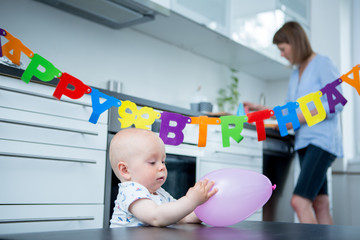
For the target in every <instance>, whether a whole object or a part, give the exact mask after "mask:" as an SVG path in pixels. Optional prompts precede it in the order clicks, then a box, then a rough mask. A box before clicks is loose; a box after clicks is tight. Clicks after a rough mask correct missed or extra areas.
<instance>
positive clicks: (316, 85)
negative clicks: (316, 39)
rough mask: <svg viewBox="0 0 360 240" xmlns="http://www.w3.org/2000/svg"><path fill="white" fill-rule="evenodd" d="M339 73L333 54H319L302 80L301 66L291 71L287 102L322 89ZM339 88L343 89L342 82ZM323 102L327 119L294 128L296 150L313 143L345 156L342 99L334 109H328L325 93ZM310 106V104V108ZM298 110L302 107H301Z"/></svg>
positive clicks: (309, 65)
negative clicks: (341, 121) (329, 55)
mask: <svg viewBox="0 0 360 240" xmlns="http://www.w3.org/2000/svg"><path fill="white" fill-rule="evenodd" d="M339 77H340V73H339V71H338V69H337V67H336V66H335V64H334V63H333V62H332V61H331V60H330V58H328V57H326V56H323V55H319V54H317V55H316V56H315V57H314V58H313V59H312V60H311V62H310V63H309V64H308V66H307V67H306V69H305V71H304V72H303V74H302V76H301V79H300V80H299V69H298V68H295V69H294V71H293V72H292V74H291V77H290V81H289V86H288V93H287V99H286V101H287V102H296V100H297V99H298V98H300V97H303V96H305V95H307V94H309V93H312V92H317V91H320V90H321V89H322V88H323V87H325V85H326V84H328V83H331V82H333V81H335V80H336V79H338V78H339ZM336 88H337V90H338V91H339V92H341V93H342V89H341V84H340V85H338V86H337V87H336ZM321 102H322V105H323V106H324V108H325V111H326V119H325V120H324V121H322V122H320V123H317V124H315V125H313V126H311V127H309V126H308V125H307V123H303V124H302V125H301V126H300V129H299V130H297V131H296V132H295V150H298V149H301V148H304V147H307V146H308V145H309V144H313V145H315V146H317V147H320V148H321V149H323V150H326V151H328V152H330V153H332V154H334V155H336V156H337V157H342V156H343V147H342V133H341V126H340V112H341V111H342V109H343V106H342V105H341V104H340V103H339V104H337V105H336V107H335V113H332V114H331V113H330V112H329V105H328V102H327V97H326V95H323V96H322V97H321ZM309 109H310V110H311V107H310V108H309ZM298 111H301V110H300V108H298Z"/></svg>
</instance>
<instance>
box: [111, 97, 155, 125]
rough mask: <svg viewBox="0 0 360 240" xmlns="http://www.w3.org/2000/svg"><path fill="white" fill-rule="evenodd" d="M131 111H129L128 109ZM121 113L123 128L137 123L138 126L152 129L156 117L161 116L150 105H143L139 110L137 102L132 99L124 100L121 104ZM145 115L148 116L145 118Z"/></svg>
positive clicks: (120, 119)
mask: <svg viewBox="0 0 360 240" xmlns="http://www.w3.org/2000/svg"><path fill="white" fill-rule="evenodd" d="M128 109H129V111H131V113H128V112H127V111H126V110H128ZM118 113H119V116H120V118H119V122H120V123H121V128H128V127H130V126H132V125H133V124H134V125H135V127H136V128H143V129H150V127H149V126H151V125H152V124H153V123H154V122H155V119H159V118H160V113H158V112H156V111H154V109H152V108H149V107H143V108H141V109H140V110H138V108H137V106H136V104H135V103H133V102H130V101H124V102H122V104H121V106H120V107H119V109H118ZM145 116H148V117H147V118H145Z"/></svg>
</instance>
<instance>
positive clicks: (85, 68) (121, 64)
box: [0, 0, 272, 108]
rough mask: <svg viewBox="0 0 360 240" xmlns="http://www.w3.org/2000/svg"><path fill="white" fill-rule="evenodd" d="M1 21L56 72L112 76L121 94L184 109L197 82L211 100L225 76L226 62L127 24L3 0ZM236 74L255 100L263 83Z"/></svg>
mask: <svg viewBox="0 0 360 240" xmlns="http://www.w3.org/2000/svg"><path fill="white" fill-rule="evenodd" d="M0 23H1V27H2V28H4V29H6V30H7V31H9V32H10V33H11V34H12V35H14V36H15V37H17V38H19V39H20V40H21V41H22V42H23V44H25V45H26V46H27V47H28V48H30V49H31V50H33V51H34V52H36V53H38V54H39V55H41V56H43V57H44V58H46V59H47V60H49V61H50V62H52V63H53V64H54V65H55V66H56V67H58V68H59V69H60V70H61V71H63V72H67V73H69V74H71V75H73V76H75V77H77V78H79V79H80V80H82V81H83V82H84V83H86V84H88V85H91V86H94V87H98V88H106V87H107V81H108V80H110V79H112V80H117V81H121V82H122V83H123V93H126V94H129V95H133V96H138V97H143V98H146V99H150V100H154V101H159V102H164V103H167V104H171V105H175V106H179V107H184V108H189V103H190V101H191V99H192V97H193V95H194V94H195V92H196V89H197V87H198V86H199V85H201V86H202V93H203V95H204V96H207V98H208V99H209V100H210V101H212V102H215V99H216V96H217V91H218V89H219V88H220V87H224V85H225V84H226V83H227V81H228V80H229V79H230V77H229V76H230V73H229V70H228V68H227V67H226V66H224V65H221V64H218V63H215V62H213V61H211V60H209V59H206V58H203V57H200V56H198V55H195V54H193V53H190V52H188V51H185V50H182V49H180V48H177V47H175V46H173V45H170V44H167V43H164V42H162V41H159V40H156V39H154V38H151V37H149V36H147V35H144V34H142V33H139V32H137V31H135V30H132V29H131V28H126V29H120V30H113V29H110V28H107V27H105V26H102V25H99V24H96V23H93V22H90V21H88V20H85V19H82V18H79V17H77V16H73V15H70V14H68V13H66V12H63V11H60V10H58V9H55V8H52V7H50V6H47V5H44V4H42V3H38V2H34V1H26V0H17V1H11V0H2V1H1V8H0ZM23 61H25V64H26V57H25V58H24V60H23ZM239 78H240V85H241V88H240V94H241V96H240V97H241V99H242V100H250V101H256V102H257V101H258V99H259V96H260V93H261V92H263V91H264V89H265V87H266V84H265V83H264V82H262V81H259V80H258V79H255V78H253V77H252V76H249V75H247V74H245V73H239ZM270 94H272V93H270Z"/></svg>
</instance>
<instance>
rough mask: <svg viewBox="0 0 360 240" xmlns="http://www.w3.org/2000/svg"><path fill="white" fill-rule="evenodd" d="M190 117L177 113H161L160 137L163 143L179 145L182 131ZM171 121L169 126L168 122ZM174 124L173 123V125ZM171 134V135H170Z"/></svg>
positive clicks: (182, 136) (181, 139) (182, 139)
mask: <svg viewBox="0 0 360 240" xmlns="http://www.w3.org/2000/svg"><path fill="white" fill-rule="evenodd" d="M190 122H191V119H190V118H189V117H185V116H183V115H181V114H178V113H169V112H163V113H162V114H161V124H160V134H159V136H160V138H161V139H162V140H163V141H164V143H165V144H169V145H175V146H177V145H180V144H181V143H182V142H183V141H184V133H183V132H182V131H183V130H184V128H185V126H186V124H187V123H190ZM171 123H173V125H172V126H171V125H170V124H171ZM174 124H175V125H174ZM171 135H173V136H171Z"/></svg>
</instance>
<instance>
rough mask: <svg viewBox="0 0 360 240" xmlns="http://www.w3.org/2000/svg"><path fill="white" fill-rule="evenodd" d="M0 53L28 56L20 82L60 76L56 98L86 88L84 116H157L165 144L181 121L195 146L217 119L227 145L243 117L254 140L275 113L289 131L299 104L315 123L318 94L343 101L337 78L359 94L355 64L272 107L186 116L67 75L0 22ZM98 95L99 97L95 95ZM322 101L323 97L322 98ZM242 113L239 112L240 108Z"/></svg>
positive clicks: (140, 121) (142, 120) (75, 95)
mask: <svg viewBox="0 0 360 240" xmlns="http://www.w3.org/2000/svg"><path fill="white" fill-rule="evenodd" d="M1 37H5V38H6V39H7V40H8V41H7V42H6V43H5V44H4V45H1ZM0 45H1V48H0V57H2V56H4V57H7V58H8V59H10V60H11V61H12V62H13V63H14V64H17V65H20V58H21V53H22V52H23V53H24V54H25V55H26V56H28V57H29V58H30V59H31V61H30V63H29V64H28V66H27V68H26V70H25V71H24V73H23V75H22V76H21V79H22V80H23V81H24V82H25V83H29V82H30V80H31V79H32V78H33V77H37V78H39V79H40V80H41V81H44V82H48V81H51V80H52V79H54V78H59V83H58V85H57V86H56V88H55V91H54V93H53V96H54V97H55V98H57V99H59V100H60V99H61V97H62V96H63V95H65V96H67V97H69V98H72V99H79V98H81V97H83V96H84V94H90V96H91V102H92V109H93V111H92V113H91V116H90V118H89V122H91V123H93V124H96V123H97V121H98V119H99V117H100V115H101V114H102V113H104V112H105V111H107V110H108V109H110V108H111V107H117V108H118V114H119V118H118V119H119V122H120V124H121V128H127V127H130V126H132V125H134V126H135V127H136V128H143V129H150V127H151V125H152V124H153V123H154V122H155V120H156V119H161V124H160V133H159V136H160V138H161V139H162V140H163V141H164V143H165V144H169V145H175V146H176V145H179V144H181V143H182V142H183V141H184V133H183V130H184V129H185V127H186V124H198V125H199V140H198V146H199V147H205V146H206V140H207V129H208V125H209V124H211V125H221V131H222V144H223V147H229V146H230V138H232V139H233V140H235V141H236V142H237V143H239V142H241V140H242V139H243V138H244V137H243V136H242V135H241V132H242V130H243V127H244V123H246V122H248V123H255V124H256V131H257V134H258V141H264V140H265V139H266V133H265V127H264V120H266V119H269V118H271V117H272V116H275V117H276V120H277V122H278V126H279V130H280V135H281V136H286V135H288V131H287V124H291V125H292V127H293V129H294V131H297V130H298V129H299V128H300V121H299V118H298V116H297V112H298V111H299V109H298V108H300V110H301V112H302V114H303V115H304V118H305V120H306V123H307V125H308V126H309V127H311V126H313V125H315V124H317V123H320V122H321V121H323V120H324V119H325V118H326V114H327V113H326V110H325V108H324V105H323V102H322V101H321V98H325V96H324V95H326V99H327V104H328V106H329V112H330V114H333V113H335V107H336V106H337V105H338V104H341V105H342V106H345V104H346V103H347V100H346V99H345V97H344V96H343V95H342V94H341V92H339V91H338V90H337V88H336V87H337V86H338V85H340V84H341V83H342V82H346V83H347V84H349V85H350V86H352V87H353V88H355V89H356V90H357V92H358V94H359V95H360V79H359V71H360V64H358V65H356V66H354V67H353V68H352V69H351V70H350V71H349V72H348V73H346V74H344V75H342V76H341V77H340V78H339V79H336V80H335V81H333V82H331V83H329V84H327V85H326V86H325V87H324V88H322V89H321V90H319V91H317V92H313V93H309V94H307V95H305V96H303V97H301V98H299V99H297V101H296V102H288V103H286V104H285V105H284V106H276V107H275V108H274V109H272V110H270V109H266V110H262V111H256V112H252V113H248V114H246V115H245V114H244V116H222V117H220V118H210V117H207V116H199V117H188V116H183V115H181V114H178V113H170V112H162V113H159V112H157V111H155V110H154V109H152V108H150V107H146V106H144V107H142V108H139V107H138V106H136V104H135V103H133V102H131V101H128V100H126V101H120V100H119V99H117V98H115V97H112V96H108V95H106V94H104V93H101V92H100V91H99V90H97V89H95V88H91V87H89V86H87V85H86V84H84V83H83V82H82V81H80V80H79V79H77V78H75V77H73V76H71V75H70V74H68V73H66V72H61V71H60V70H59V69H58V68H56V67H55V66H54V65H53V64H52V63H50V62H49V61H48V60H46V59H45V58H43V57H41V56H40V55H38V54H37V53H35V54H34V53H33V52H32V51H31V50H30V49H28V48H27V47H26V46H25V45H23V44H22V42H21V41H20V40H19V39H17V38H15V37H14V36H12V35H11V34H10V33H8V32H7V31H6V30H5V29H2V28H0ZM100 98H102V100H100ZM325 103H326V102H325ZM239 115H243V114H239Z"/></svg>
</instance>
